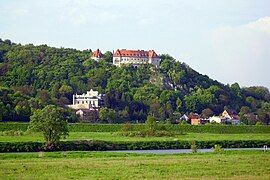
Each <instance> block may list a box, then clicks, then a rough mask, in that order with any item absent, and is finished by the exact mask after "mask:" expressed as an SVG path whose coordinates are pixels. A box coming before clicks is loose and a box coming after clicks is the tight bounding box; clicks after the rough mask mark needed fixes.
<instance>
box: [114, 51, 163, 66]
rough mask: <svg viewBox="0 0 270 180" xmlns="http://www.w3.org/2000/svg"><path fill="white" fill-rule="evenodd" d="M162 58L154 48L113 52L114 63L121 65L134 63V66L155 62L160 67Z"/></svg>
mask: <svg viewBox="0 0 270 180" xmlns="http://www.w3.org/2000/svg"><path fill="white" fill-rule="evenodd" d="M160 61H161V58H160V57H159V56H158V55H157V54H156V53H155V51H154V50H150V51H144V50H126V49H122V50H117V51H116V52H114V53H113V64H114V65H116V66H120V65H122V64H133V65H134V66H138V65H143V64H153V65H154V66H155V67H157V68H159V65H160Z"/></svg>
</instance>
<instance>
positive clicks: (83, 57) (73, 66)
mask: <svg viewBox="0 0 270 180" xmlns="http://www.w3.org/2000/svg"><path fill="white" fill-rule="evenodd" d="M91 53H92V51H91V50H84V51H79V50H76V49H69V48H54V47H49V46H47V45H40V46H34V45H32V44H29V45H21V44H15V43H12V42H11V41H10V40H5V41H3V40H1V39H0V120H2V121H28V120H29V117H30V116H31V114H33V112H34V111H35V110H36V109H40V108H43V107H44V106H46V105H49V104H55V105H58V106H62V107H64V106H65V105H67V104H70V103H71V100H72V94H74V93H78V94H79V93H83V92H86V91H87V90H89V89H94V90H98V91H99V92H100V93H105V94H106V96H105V107H106V108H108V109H109V110H111V112H113V113H114V114H115V116H112V118H107V119H105V120H104V119H101V120H100V121H101V122H102V123H121V122H144V121H145V120H146V117H147V115H152V116H154V117H155V118H156V119H158V120H160V121H165V120H168V121H170V122H174V120H175V114H183V113H190V112H197V113H202V114H205V115H209V114H216V115H218V114H220V113H221V112H222V111H223V110H224V108H225V109H226V108H227V109H234V110H236V111H238V112H240V115H241V119H242V120H243V122H244V123H246V124H255V123H256V121H257V120H256V121H252V118H251V117H252V116H251V115H254V116H256V115H258V117H259V120H260V121H261V122H263V123H265V124H269V121H270V115H269V113H270V93H269V90H268V89H267V88H265V87H245V88H240V86H239V85H238V84H237V83H234V84H232V85H224V84H221V83H219V82H217V81H215V80H212V79H210V78H209V77H208V76H206V75H202V74H200V73H198V72H196V71H194V70H193V69H192V68H191V67H189V66H188V65H187V64H185V63H184V62H180V61H177V60H175V59H174V58H172V57H171V56H169V55H161V57H162V62H161V68H160V69H155V68H154V67H153V66H150V65H146V66H142V67H138V68H135V67H133V66H124V67H115V66H114V65H112V53H111V52H106V53H105V57H104V58H103V60H101V61H100V62H96V61H94V60H92V59H91V58H90V57H91ZM248 115H249V116H248ZM66 119H67V120H68V121H69V122H75V121H77V117H76V116H75V115H74V112H72V111H71V110H68V109H66Z"/></svg>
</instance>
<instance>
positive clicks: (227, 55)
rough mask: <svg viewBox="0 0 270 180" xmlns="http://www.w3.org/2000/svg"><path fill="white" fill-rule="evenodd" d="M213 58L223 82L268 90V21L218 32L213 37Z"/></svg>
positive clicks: (219, 29) (269, 19)
mask: <svg viewBox="0 0 270 180" xmlns="http://www.w3.org/2000/svg"><path fill="white" fill-rule="evenodd" d="M212 55H213V58H214V59H215V60H214V61H213V63H214V66H215V69H216V70H217V73H218V74H217V76H218V77H219V78H221V79H222V80H223V81H225V82H230V83H232V82H234V81H239V82H240V83H241V84H242V85H244V86H248V85H264V86H267V87H268V88H269V87H270V81H269V67H270V17H264V18H260V19H258V20H256V21H252V22H249V23H247V24H243V25H239V26H227V27H219V28H217V29H216V30H215V31H214V32H213V34H212ZM267 79H268V81H267Z"/></svg>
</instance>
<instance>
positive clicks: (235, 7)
mask: <svg viewBox="0 0 270 180" xmlns="http://www.w3.org/2000/svg"><path fill="white" fill-rule="evenodd" d="M0 7H1V10H0V38H1V39H3V40H4V39H10V40H11V41H13V42H16V43H21V44H29V43H32V44H35V45H39V44H47V45H49V46H55V47H68V48H76V49H80V50H83V49H92V50H95V49H97V48H99V49H101V50H102V51H103V52H105V51H113V50H116V49H144V50H150V49H154V50H155V51H156V52H157V53H158V54H170V55H172V56H173V57H174V58H175V59H177V60H179V61H181V62H185V63H187V64H188V65H189V66H190V67H192V68H193V69H195V70H196V71H198V72H200V73H202V74H206V75H208V76H209V77H210V78H212V79H215V80H218V81H220V82H222V83H223V84H232V83H234V82H238V83H239V84H240V85H241V86H242V87H246V86H266V87H268V88H270V1H269V0H46V1H45V0H23V1H22V0H0Z"/></svg>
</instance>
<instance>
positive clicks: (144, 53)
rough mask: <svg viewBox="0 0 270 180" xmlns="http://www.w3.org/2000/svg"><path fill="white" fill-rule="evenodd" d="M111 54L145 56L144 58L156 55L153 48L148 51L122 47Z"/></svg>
mask: <svg viewBox="0 0 270 180" xmlns="http://www.w3.org/2000/svg"><path fill="white" fill-rule="evenodd" d="M113 56H121V57H123V56H124V57H146V58H148V57H149V58H156V57H158V55H157V54H156V52H155V51H154V50H149V51H144V50H127V49H122V50H119V49H117V50H116V51H115V52H114V54H113Z"/></svg>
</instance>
